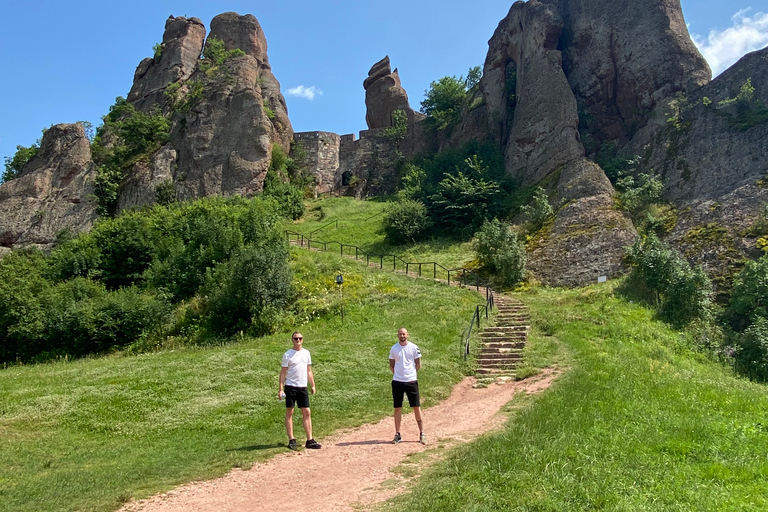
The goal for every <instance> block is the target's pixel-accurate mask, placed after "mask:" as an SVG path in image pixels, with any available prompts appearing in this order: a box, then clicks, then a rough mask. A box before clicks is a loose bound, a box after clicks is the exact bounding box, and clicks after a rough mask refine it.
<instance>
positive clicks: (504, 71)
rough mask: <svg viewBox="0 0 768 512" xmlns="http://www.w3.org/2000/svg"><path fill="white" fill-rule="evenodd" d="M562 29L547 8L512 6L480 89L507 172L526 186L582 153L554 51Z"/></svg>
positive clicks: (493, 42) (530, 4) (570, 96)
mask: <svg viewBox="0 0 768 512" xmlns="http://www.w3.org/2000/svg"><path fill="white" fill-rule="evenodd" d="M562 28H563V21H562V19H561V18H560V16H559V14H558V13H557V11H556V10H554V9H552V8H551V7H550V6H547V5H545V4H543V3H541V2H540V1H539V0H530V1H528V2H525V3H524V2H516V3H515V4H514V5H512V8H511V9H510V11H509V14H508V15H507V17H506V18H505V19H504V20H502V22H501V23H500V24H499V26H498V28H497V29H496V32H495V33H494V35H493V37H492V38H491V40H490V41H489V43H488V45H489V50H488V56H487V57H486V60H485V65H484V69H483V79H482V83H481V89H482V91H483V94H484V96H485V99H486V104H487V105H488V108H489V110H490V115H491V117H492V118H496V119H499V123H500V125H499V130H498V131H499V134H500V136H501V137H502V139H501V140H504V141H506V142H505V161H506V168H507V172H508V173H509V174H510V175H512V176H513V177H515V178H517V179H519V180H520V181H521V182H522V183H523V184H526V185H530V184H535V183H538V182H539V181H541V180H542V179H543V178H545V177H546V176H547V175H548V174H549V173H550V172H552V171H554V170H555V169H557V168H558V167H560V166H562V165H564V164H566V163H567V162H569V161H571V160H574V159H576V158H580V157H582V156H583V155H584V148H583V147H582V146H581V144H580V142H579V134H578V124H579V119H578V115H577V110H576V100H575V98H574V96H573V93H572V92H571V89H570V87H569V85H568V81H567V79H566V76H565V73H564V72H563V68H562V61H561V54H560V51H559V50H558V49H557V46H558V41H559V38H560V34H561V32H562ZM510 94H514V96H515V97H514V100H513V101H514V104H511V103H510V97H509V95H510Z"/></svg>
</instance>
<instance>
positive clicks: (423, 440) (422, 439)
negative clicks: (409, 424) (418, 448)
mask: <svg viewBox="0 0 768 512" xmlns="http://www.w3.org/2000/svg"><path fill="white" fill-rule="evenodd" d="M419 442H420V443H421V444H427V434H425V433H424V432H422V433H421V435H420V436H419Z"/></svg>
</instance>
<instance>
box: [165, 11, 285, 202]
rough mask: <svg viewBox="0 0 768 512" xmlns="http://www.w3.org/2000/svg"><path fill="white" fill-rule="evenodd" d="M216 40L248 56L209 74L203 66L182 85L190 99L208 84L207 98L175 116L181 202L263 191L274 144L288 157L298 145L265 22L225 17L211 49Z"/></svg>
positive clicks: (214, 28)
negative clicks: (271, 60)
mask: <svg viewBox="0 0 768 512" xmlns="http://www.w3.org/2000/svg"><path fill="white" fill-rule="evenodd" d="M213 38H216V39H219V40H221V41H223V42H224V44H225V47H226V49H227V50H234V49H240V50H242V51H243V52H244V53H245V55H241V56H234V57H231V58H228V59H226V61H224V62H223V63H221V64H218V65H215V64H210V63H209V64H208V67H207V68H204V69H201V66H200V61H198V65H197V67H196V70H195V71H194V73H192V74H191V75H190V76H189V78H188V79H187V80H180V82H181V83H182V87H184V90H186V91H187V94H189V91H190V88H191V86H192V85H193V84H196V83H197V84H201V85H202V92H201V95H200V98H199V99H197V100H196V101H194V102H193V103H192V104H191V106H190V108H189V109H188V111H185V112H176V113H175V114H174V116H173V128H172V130H171V146H172V148H173V150H175V152H176V154H177V159H176V162H175V164H174V166H173V168H174V170H173V178H174V182H175V183H176V187H177V193H178V197H179V198H180V199H191V198H196V197H202V196H206V195H211V194H224V195H229V194H240V195H244V196H252V195H254V194H257V193H259V192H261V190H262V188H263V183H264V177H265V175H266V171H267V169H268V167H269V162H270V160H271V151H272V145H273V144H279V145H280V146H281V147H282V148H283V150H284V151H285V152H286V153H288V152H289V151H290V143H291V140H292V139H293V129H292V127H291V123H290V121H289V119H288V111H287V107H286V104H285V98H284V97H283V95H282V94H281V93H280V84H279V82H278V81H277V79H275V77H274V75H273V74H272V70H271V66H270V64H269V59H268V57H267V41H266V38H265V36H264V32H263V30H262V29H261V26H260V25H259V22H258V20H257V19H256V18H255V17H254V16H252V15H250V14H249V15H245V16H240V15H238V14H237V13H233V12H228V13H224V14H220V15H218V16H216V17H215V18H214V19H213V20H212V21H211V32H210V34H209V36H208V42H207V43H206V44H210V41H211V40H212V39H213ZM213 66H216V69H213Z"/></svg>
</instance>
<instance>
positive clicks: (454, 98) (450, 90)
mask: <svg viewBox="0 0 768 512" xmlns="http://www.w3.org/2000/svg"><path fill="white" fill-rule="evenodd" d="M466 92H467V87H466V82H465V81H464V79H463V78H462V77H459V78H456V77H455V76H444V77H443V78H441V79H439V80H438V81H436V82H432V83H431V84H429V89H428V90H426V91H425V92H424V94H425V98H424V101H422V102H421V112H422V113H423V114H425V115H427V116H429V117H431V118H432V119H433V121H434V123H435V126H436V127H437V129H439V130H450V129H452V128H453V127H454V126H456V125H457V124H458V123H459V121H460V120H461V111H462V108H463V107H464V104H465V102H466Z"/></svg>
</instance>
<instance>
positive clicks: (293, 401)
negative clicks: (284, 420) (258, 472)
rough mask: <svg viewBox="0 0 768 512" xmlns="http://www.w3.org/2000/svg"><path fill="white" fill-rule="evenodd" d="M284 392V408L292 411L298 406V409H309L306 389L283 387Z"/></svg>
mask: <svg viewBox="0 0 768 512" xmlns="http://www.w3.org/2000/svg"><path fill="white" fill-rule="evenodd" d="M284 391H285V407H286V408H288V409H292V408H293V407H295V406H298V408H299V409H306V408H307V407H309V392H307V388H295V387H293V386H285V389H284Z"/></svg>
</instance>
